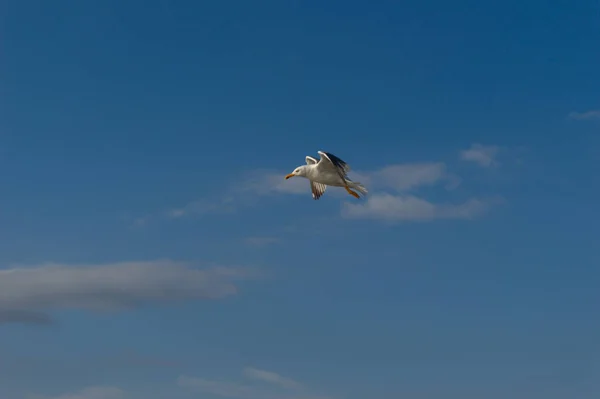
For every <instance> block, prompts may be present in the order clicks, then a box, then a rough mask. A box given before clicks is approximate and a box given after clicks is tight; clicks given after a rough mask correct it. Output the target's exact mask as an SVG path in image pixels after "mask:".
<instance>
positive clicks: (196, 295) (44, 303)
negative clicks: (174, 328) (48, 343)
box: [0, 260, 245, 324]
mask: <svg viewBox="0 0 600 399" xmlns="http://www.w3.org/2000/svg"><path fill="white" fill-rule="evenodd" d="M242 276H245V272H243V271H242V270H240V269H234V268H224V267H212V268H205V269H198V268H194V267H192V265H190V264H187V263H182V262H174V261H170V260H159V261H151V262H123V263H114V264H102V265H61V264H45V265H41V266H34V267H17V268H12V269H4V270H0V293H2V294H1V295H0V323H8V322H22V323H38V324H39V323H46V322H48V321H49V320H50V319H49V316H48V315H47V314H46V313H45V312H47V311H50V310H53V309H61V308H74V309H86V310H93V311H106V310H117V309H126V308H135V307H139V306H142V305H146V304H150V303H160V302H169V301H176V300H192V299H218V298H222V297H226V296H229V295H234V294H235V293H236V291H237V290H236V286H235V285H234V284H233V280H234V279H235V278H236V277H242Z"/></svg>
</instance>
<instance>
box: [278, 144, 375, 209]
mask: <svg viewBox="0 0 600 399" xmlns="http://www.w3.org/2000/svg"><path fill="white" fill-rule="evenodd" d="M318 154H319V156H320V157H321V159H320V160H319V161H317V160H316V159H315V158H313V157H311V156H306V165H302V166H299V167H297V168H296V169H295V170H294V171H293V172H292V173H290V174H289V175H287V176H286V177H285V178H286V179H289V178H290V177H294V176H299V177H304V178H306V179H308V180H309V181H310V187H311V191H312V195H313V198H314V199H319V198H321V196H322V195H323V194H324V193H325V190H326V188H327V186H332V187H344V188H345V189H346V191H347V192H348V194H350V195H352V196H353V197H355V198H360V195H359V194H358V193H356V192H355V191H352V190H351V189H352V188H353V189H355V190H357V191H358V192H360V193H361V194H363V195H366V194H367V193H368V190H367V189H366V188H365V187H364V186H363V185H362V184H361V183H359V182H354V181H352V180H350V178H348V176H347V174H348V172H349V171H350V166H349V165H348V164H347V163H346V162H344V161H342V160H341V159H340V158H338V157H336V156H335V155H333V154H331V153H329V152H323V151H319V152H318Z"/></svg>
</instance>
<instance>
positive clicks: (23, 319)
mask: <svg viewBox="0 0 600 399" xmlns="http://www.w3.org/2000/svg"><path fill="white" fill-rule="evenodd" d="M8 323H24V324H40V325H43V324H52V319H51V318H50V316H48V315H47V314H45V313H43V312H35V311H29V310H0V324H8Z"/></svg>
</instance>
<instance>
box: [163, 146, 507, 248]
mask: <svg viewBox="0 0 600 399" xmlns="http://www.w3.org/2000/svg"><path fill="white" fill-rule="evenodd" d="M499 150H500V147H498V146H484V145H481V144H473V145H472V146H471V147H470V148H469V149H467V150H464V151H462V152H461V159H463V160H465V161H470V162H475V163H477V164H479V165H481V166H483V167H490V166H495V165H498V161H497V160H496V156H497V154H498V151H499ZM285 174H286V173H285V171H283V170H280V171H275V170H271V169H260V170H254V171H251V172H248V173H246V174H244V175H243V176H241V177H240V180H239V182H236V183H235V184H233V185H232V186H231V187H230V188H229V189H228V190H227V191H226V192H225V193H224V194H223V195H222V197H220V199H217V200H216V201H207V200H201V201H194V202H191V203H189V204H188V205H186V206H184V207H181V208H175V209H172V210H170V211H169V212H170V213H169V214H170V217H171V218H180V217H185V216H190V215H198V214H206V213H218V212H221V213H222V212H235V210H236V209H237V208H239V207H245V206H251V205H254V204H256V202H258V201H260V200H262V199H261V197H264V196H270V195H303V196H306V197H307V198H311V194H310V187H309V182H308V181H307V180H306V179H303V178H296V179H290V180H285V179H284V176H285ZM350 177H351V178H352V179H353V180H354V181H360V182H362V183H363V184H364V185H365V186H367V187H368V188H369V192H370V194H369V195H368V196H367V198H366V199H365V200H361V201H360V202H351V203H345V204H343V205H342V208H341V215H342V216H343V217H345V218H370V219H379V220H393V221H398V220H412V221H430V220H434V219H472V218H475V217H477V216H479V215H481V214H483V213H484V212H485V211H486V210H488V209H489V207H490V205H491V204H492V202H490V201H488V200H485V199H478V198H470V199H467V200H465V202H464V203H458V204H450V203H435V202H431V201H429V200H427V199H425V198H421V197H420V196H418V195H416V192H417V191H418V190H421V189H423V188H427V187H433V186H437V185H443V186H444V187H445V188H446V190H454V189H456V188H457V187H458V186H459V185H460V184H461V183H462V179H461V178H460V177H459V176H457V175H456V174H454V173H451V172H450V171H449V170H448V167H447V165H446V164H445V163H443V162H417V163H405V164H391V165H387V166H384V167H382V168H380V169H376V170H371V171H364V170H363V171H352V172H351V173H350ZM409 194H410V195H409ZM326 196H327V197H338V198H344V199H346V197H347V194H346V192H345V191H344V190H342V189H339V188H337V187H330V188H328V190H327V192H326ZM273 242H274V240H273V239H271V238H261V237H254V238H248V239H247V240H246V244H247V245H251V246H265V245H268V244H271V243H273Z"/></svg>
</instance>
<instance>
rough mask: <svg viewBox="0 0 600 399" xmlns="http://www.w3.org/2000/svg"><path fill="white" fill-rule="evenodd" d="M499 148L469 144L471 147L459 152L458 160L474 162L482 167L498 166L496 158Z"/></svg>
mask: <svg viewBox="0 0 600 399" xmlns="http://www.w3.org/2000/svg"><path fill="white" fill-rule="evenodd" d="M499 150H500V147H498V146H495V145H487V146H486V145H481V144H471V147H470V148H469V149H467V150H464V151H461V152H460V159H462V160H463V161H469V162H475V163H476V164H478V165H480V166H483V167H486V168H487V167H490V166H496V165H498V162H497V161H496V156H497V155H498V151H499Z"/></svg>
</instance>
